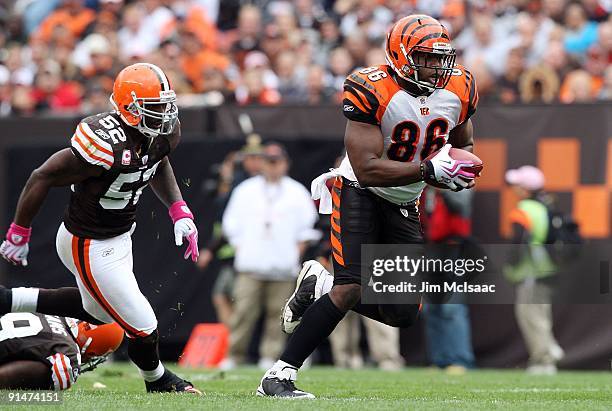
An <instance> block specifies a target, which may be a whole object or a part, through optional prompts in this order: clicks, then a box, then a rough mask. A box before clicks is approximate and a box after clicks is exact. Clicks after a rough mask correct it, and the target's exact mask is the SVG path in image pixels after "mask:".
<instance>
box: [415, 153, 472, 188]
mask: <svg viewBox="0 0 612 411" xmlns="http://www.w3.org/2000/svg"><path fill="white" fill-rule="evenodd" d="M451 148H452V146H451V145H450V144H446V145H445V146H444V147H442V149H441V150H440V151H438V153H437V154H436V155H435V156H433V157H432V158H430V159H428V160H425V161H423V162H422V163H421V172H422V173H423V180H424V181H425V182H426V183H427V184H432V183H438V184H443V185H445V186H447V187H448V188H450V189H451V190H455V191H458V190H462V189H464V188H469V187H471V186H473V185H474V178H475V177H476V174H474V172H473V171H471V170H469V168H471V167H473V166H474V163H472V162H471V161H462V160H453V158H451V156H450V155H449V151H450V149H451ZM434 185H435V184H434Z"/></svg>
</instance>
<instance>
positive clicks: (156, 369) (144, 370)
mask: <svg viewBox="0 0 612 411" xmlns="http://www.w3.org/2000/svg"><path fill="white" fill-rule="evenodd" d="M158 342H159V332H158V331H157V330H155V331H153V333H151V334H150V335H148V336H146V337H135V338H128V356H129V357H130V360H132V361H133V362H134V364H136V366H137V367H138V369H139V370H140V374H141V375H142V377H143V378H144V379H145V381H149V382H151V381H155V380H158V379H159V378H160V377H161V376H162V375H163V374H164V366H163V365H162V364H161V361H159V352H158Z"/></svg>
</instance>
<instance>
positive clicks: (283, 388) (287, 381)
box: [257, 367, 315, 400]
mask: <svg viewBox="0 0 612 411" xmlns="http://www.w3.org/2000/svg"><path fill="white" fill-rule="evenodd" d="M296 379H297V368H294V367H284V368H282V369H281V370H275V369H270V370H268V371H267V372H266V373H265V374H264V376H263V378H262V379H261V382H260V383H259V387H258V388H257V396H258V397H277V398H285V399H292V400H293V399H295V400H298V399H304V400H311V399H314V398H315V396H314V395H312V394H311V393H309V392H305V391H302V390H298V389H297V388H296V387H295V380H296Z"/></svg>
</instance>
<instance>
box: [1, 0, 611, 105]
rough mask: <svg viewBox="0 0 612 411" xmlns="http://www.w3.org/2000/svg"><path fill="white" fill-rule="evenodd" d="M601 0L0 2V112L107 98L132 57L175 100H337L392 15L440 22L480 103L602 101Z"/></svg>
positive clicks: (606, 93) (377, 53) (605, 75)
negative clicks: (159, 73)
mask: <svg viewBox="0 0 612 411" xmlns="http://www.w3.org/2000/svg"><path fill="white" fill-rule="evenodd" d="M610 7H611V3H610V2H609V1H606V0H581V1H568V0H499V1H493V0H488V1H487V0H293V1H283V0H251V1H246V0H223V1H220V0H16V1H9V0H0V63H1V64H0V115H2V116H7V115H30V114H32V113H39V112H44V111H48V110H51V111H53V112H75V111H76V112H94V111H96V110H104V109H107V108H108V95H109V94H110V92H111V89H112V83H113V79H114V76H115V75H116V73H117V72H118V70H120V69H121V68H122V67H123V66H125V65H127V64H129V63H133V62H136V61H148V62H151V63H154V64H157V65H159V66H160V67H162V68H163V69H164V70H166V72H167V73H168V75H169V77H170V80H171V82H172V84H173V87H174V88H175V90H176V91H177V93H178V94H179V96H180V101H179V103H180V104H181V105H183V106H185V105H218V104H221V103H223V102H236V103H237V104H241V105H245V104H262V105H275V104H281V103H289V104H292V103H293V104H319V103H321V102H338V101H340V94H341V91H342V83H343V80H344V78H345V77H346V75H347V74H348V73H350V72H351V71H352V70H354V69H356V68H359V67H364V66H371V65H379V64H384V62H385V58H384V51H383V47H382V45H383V43H384V35H385V33H386V31H387V29H388V28H389V27H390V25H391V24H393V22H395V21H396V20H397V19H399V18H401V17H403V16H405V15H409V14H413V13H417V12H418V13H425V14H429V15H432V16H434V17H436V18H439V19H440V20H442V22H443V24H445V25H446V26H447V27H448V29H449V31H450V33H451V37H452V39H453V42H454V45H455V47H456V48H457V52H458V62H460V63H462V64H465V65H466V66H467V67H468V68H470V69H471V70H472V71H473V73H474V74H475V77H476V79H477V82H478V87H479V90H480V94H481V99H482V101H494V102H502V103H530V102H537V103H542V102H544V103H548V102H562V103H572V102H593V101H598V100H609V99H612V66H611V65H610V62H611V61H612V19H611V18H610V13H609V12H610Z"/></svg>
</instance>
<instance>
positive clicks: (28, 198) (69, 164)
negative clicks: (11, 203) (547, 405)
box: [14, 148, 103, 227]
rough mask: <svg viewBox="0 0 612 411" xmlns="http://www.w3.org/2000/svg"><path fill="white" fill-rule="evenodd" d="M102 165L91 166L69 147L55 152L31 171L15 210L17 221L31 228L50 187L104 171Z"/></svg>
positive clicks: (73, 182) (71, 182) (77, 181)
mask: <svg viewBox="0 0 612 411" xmlns="http://www.w3.org/2000/svg"><path fill="white" fill-rule="evenodd" d="M102 171H103V170H102V169H101V168H100V167H96V166H92V165H88V164H86V163H85V162H83V161H81V160H79V159H78V158H76V157H75V155H74V154H73V153H72V151H71V150H70V149H69V148H65V149H63V150H60V151H58V152H57V153H55V154H53V155H52V156H51V157H49V159H47V161H45V162H44V163H43V164H42V165H41V166H40V167H38V168H37V169H36V170H34V171H33V172H32V174H31V175H30V177H29V178H28V181H27V182H26V185H25V187H24V188H23V191H22V192H21V195H20V196H19V201H18V202H17V210H16V212H15V219H14V222H15V224H18V225H20V226H22V227H30V226H31V224H32V220H33V219H34V216H35V215H36V214H37V213H38V210H40V207H41V206H42V203H43V201H44V200H45V198H46V197H47V193H48V192H49V189H50V188H51V187H62V186H69V185H71V184H76V183H79V182H81V181H83V180H85V179H87V178H89V177H94V176H98V175H100V174H101V173H102Z"/></svg>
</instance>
